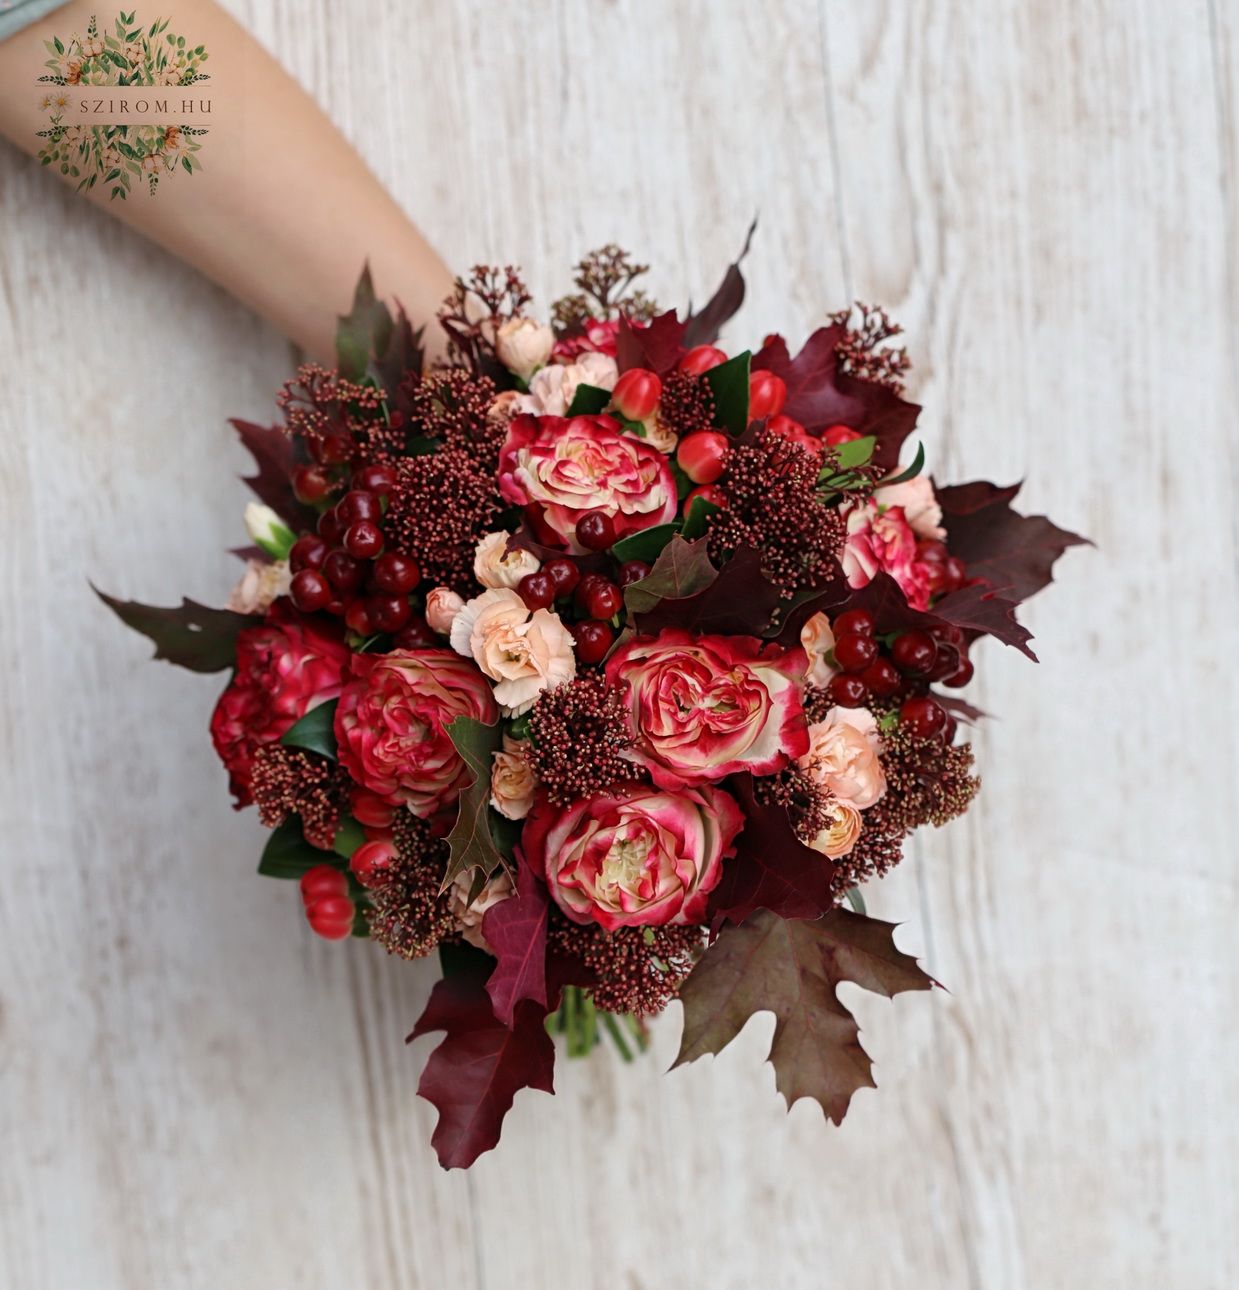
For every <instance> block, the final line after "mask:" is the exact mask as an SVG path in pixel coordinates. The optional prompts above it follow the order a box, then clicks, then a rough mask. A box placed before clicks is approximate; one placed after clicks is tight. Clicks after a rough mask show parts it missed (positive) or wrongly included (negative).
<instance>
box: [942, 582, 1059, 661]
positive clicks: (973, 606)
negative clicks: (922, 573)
mask: <svg viewBox="0 0 1239 1290" xmlns="http://www.w3.org/2000/svg"><path fill="white" fill-rule="evenodd" d="M1015 610H1016V602H1015V601H1014V600H1008V599H1007V598H1006V597H1005V596H1000V595H998V593H997V592H995V591H993V590H992V589H991V588H990V587H987V586H985V585H984V584H983V583H974V584H973V585H972V586H969V587H961V588H960V589H959V590H958V591H953V592H951V594H950V595H949V596H943V597H942V599H941V600H939V601H937V602H936V603H935V605H934V607H933V610H932V614H933V616H934V617H935V618H937V619H938V620H940V621H941V622H944V623H951V624H952V625H953V626H955V627H962V628H963V629H964V631H970V632H981V633H983V634H985V635H987V636H993V637H994V639H995V640H1000V641H1002V643H1003V644H1004V645H1011V646H1014V647H1015V648H1016V649H1017V650H1019V651H1020V653H1021V654H1027V655H1028V657H1029V658H1030V659H1032V661H1033V662H1034V663H1036V662H1037V656H1036V654H1034V653H1033V652H1032V647H1031V646H1030V645H1029V644H1028V642H1029V641H1030V640H1032V632H1030V631H1029V630H1028V628H1027V627H1025V626H1023V625H1022V624H1021V623H1019V622H1017V621H1016V618H1015Z"/></svg>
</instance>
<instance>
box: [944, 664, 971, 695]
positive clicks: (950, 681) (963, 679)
mask: <svg viewBox="0 0 1239 1290" xmlns="http://www.w3.org/2000/svg"><path fill="white" fill-rule="evenodd" d="M974 670H975V669H974V668H973V666H972V660H971V659H968V658H962V659H960V661H959V667H958V669H957V670H956V671H954V672H952V673H951V675H950V676H946V677H943V678H942V684H943V685H949V686H950V687H951V689H952V690H962V689H963V688H964V686H965V685H967V684H968V682H969V681H971V680H972V674H973V671H974Z"/></svg>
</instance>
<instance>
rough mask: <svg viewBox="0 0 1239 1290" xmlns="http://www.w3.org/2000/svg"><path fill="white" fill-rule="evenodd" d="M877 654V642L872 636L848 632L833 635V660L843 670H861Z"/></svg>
mask: <svg viewBox="0 0 1239 1290" xmlns="http://www.w3.org/2000/svg"><path fill="white" fill-rule="evenodd" d="M877 656H878V643H877V641H875V640H874V639H873V637H872V636H861V635H859V634H857V633H856V632H849V633H848V634H847V635H846V636H836V637H835V662H836V663H837V664H838V665H839V666H840V667H841V668H842V669H843V670H844V671H845V672H863V671H864V670H865V668H867V667H868V666H869V664H870V663H872V662H873V660H874V659H875V658H877Z"/></svg>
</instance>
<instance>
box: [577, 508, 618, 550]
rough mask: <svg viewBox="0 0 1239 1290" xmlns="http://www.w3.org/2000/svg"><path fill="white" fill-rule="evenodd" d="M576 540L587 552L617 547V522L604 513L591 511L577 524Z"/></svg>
mask: <svg viewBox="0 0 1239 1290" xmlns="http://www.w3.org/2000/svg"><path fill="white" fill-rule="evenodd" d="M576 540H577V541H578V542H579V543H580V544H581V545H582V546H583V547H584V548H585V549H586V550H587V551H606V550H608V549H609V548H610V547H612V546H614V545H615V521H614V520H613V519H612V518H611V517H610V516H609V515H607V514H605V513H604V512H602V511H590V513H589V514H588V515H582V516H581V518H580V519H579V520H577V522H576Z"/></svg>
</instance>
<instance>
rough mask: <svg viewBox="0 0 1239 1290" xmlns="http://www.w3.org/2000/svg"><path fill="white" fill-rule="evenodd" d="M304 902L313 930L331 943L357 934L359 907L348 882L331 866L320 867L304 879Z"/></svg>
mask: <svg viewBox="0 0 1239 1290" xmlns="http://www.w3.org/2000/svg"><path fill="white" fill-rule="evenodd" d="M301 899H302V901H303V902H304V904H305V916H306V918H307V919H308V920H309V923H310V926H311V927H312V928H313V929H314V930H315V931H316V932H317V933H318V934H319V935H320V936H322V937H325V938H326V939H327V940H329V941H342V940H343V939H344V938H345V937H346V936H348V935H349V933H350V932H351V931H352V930H353V918H354V916H355V915H356V912H357V910H356V907H355V906H354V904H353V902H352V900H350V899H349V894H348V878H347V877H346V876H345V875H344V874H342V873H341V872H340V870H339V869H334V868H332V866H331V865H329V864H316V865H315V866H314V867H313V868H312V869H307V870H306V871H305V873H303V874H302V875H301Z"/></svg>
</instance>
